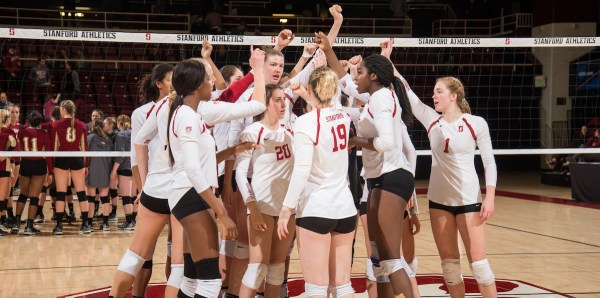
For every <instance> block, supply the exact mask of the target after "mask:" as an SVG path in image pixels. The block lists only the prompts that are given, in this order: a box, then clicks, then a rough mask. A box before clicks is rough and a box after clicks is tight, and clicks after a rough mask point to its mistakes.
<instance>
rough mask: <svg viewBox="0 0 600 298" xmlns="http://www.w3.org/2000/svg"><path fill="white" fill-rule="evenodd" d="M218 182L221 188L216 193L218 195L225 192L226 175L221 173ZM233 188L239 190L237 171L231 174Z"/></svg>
mask: <svg viewBox="0 0 600 298" xmlns="http://www.w3.org/2000/svg"><path fill="white" fill-rule="evenodd" d="M218 182H219V188H218V189H217V191H216V193H215V195H216V196H217V197H218V196H220V195H221V194H222V193H223V185H224V184H225V175H221V176H219V178H218ZM231 188H232V189H233V191H234V192H236V191H237V181H235V171H233V174H232V176H231Z"/></svg>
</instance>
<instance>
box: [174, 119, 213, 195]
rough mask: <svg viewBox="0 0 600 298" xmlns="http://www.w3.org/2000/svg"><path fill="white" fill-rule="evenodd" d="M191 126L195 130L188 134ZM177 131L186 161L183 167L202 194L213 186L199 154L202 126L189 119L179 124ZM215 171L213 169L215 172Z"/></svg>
mask: <svg viewBox="0 0 600 298" xmlns="http://www.w3.org/2000/svg"><path fill="white" fill-rule="evenodd" d="M189 126H192V127H193V128H194V129H192V131H191V132H189V133H188V132H187V131H186V129H185V128H186V127H189ZM176 131H177V135H178V137H177V138H178V139H179V141H180V144H181V145H180V147H181V155H182V156H183V159H184V161H183V165H184V170H185V173H186V175H187V177H188V179H190V182H192V185H193V186H194V189H196V192H198V193H201V192H203V191H205V190H207V189H208V188H209V187H210V186H211V185H210V183H209V182H208V179H207V178H206V175H205V171H206V169H203V168H202V163H201V162H200V159H199V158H198V154H202V149H201V146H200V142H199V140H200V131H201V126H200V125H198V121H196V119H187V121H185V120H183V121H181V122H179V124H178V125H177V128H176ZM205 153H208V152H205ZM208 154H210V153H208ZM213 154H214V152H213ZM214 170H215V169H213V171H214Z"/></svg>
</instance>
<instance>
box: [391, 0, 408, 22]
mask: <svg viewBox="0 0 600 298" xmlns="http://www.w3.org/2000/svg"><path fill="white" fill-rule="evenodd" d="M390 10H391V11H392V12H393V16H394V17H395V18H404V16H405V15H406V0H390Z"/></svg>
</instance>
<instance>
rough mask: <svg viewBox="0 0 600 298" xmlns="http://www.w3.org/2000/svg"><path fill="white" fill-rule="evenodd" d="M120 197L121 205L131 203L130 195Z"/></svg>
mask: <svg viewBox="0 0 600 298" xmlns="http://www.w3.org/2000/svg"><path fill="white" fill-rule="evenodd" d="M122 198H123V205H127V204H133V201H131V197H130V196H124V197H122Z"/></svg>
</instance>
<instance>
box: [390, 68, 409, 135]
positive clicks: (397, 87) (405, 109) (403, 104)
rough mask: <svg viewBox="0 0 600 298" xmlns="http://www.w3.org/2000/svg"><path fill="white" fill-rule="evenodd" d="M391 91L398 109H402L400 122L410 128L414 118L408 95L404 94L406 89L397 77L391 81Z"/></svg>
mask: <svg viewBox="0 0 600 298" xmlns="http://www.w3.org/2000/svg"><path fill="white" fill-rule="evenodd" d="M392 91H393V92H394V93H396V98H397V99H396V100H398V104H400V108H401V109H402V115H401V118H402V122H404V124H405V125H406V126H407V127H410V126H411V125H412V123H413V120H414V116H413V113H412V108H411V106H410V101H409V99H408V94H407V93H406V88H405V87H404V83H402V80H401V79H400V78H399V77H396V76H394V79H393V80H392Z"/></svg>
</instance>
